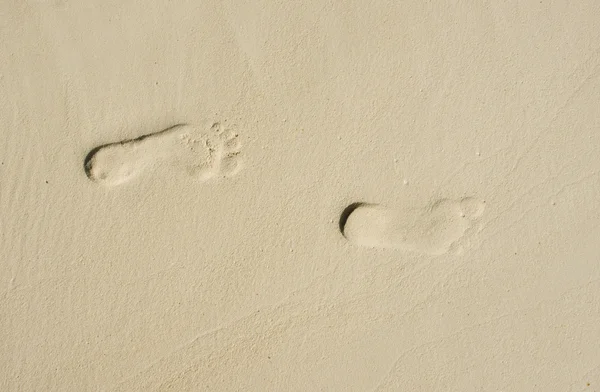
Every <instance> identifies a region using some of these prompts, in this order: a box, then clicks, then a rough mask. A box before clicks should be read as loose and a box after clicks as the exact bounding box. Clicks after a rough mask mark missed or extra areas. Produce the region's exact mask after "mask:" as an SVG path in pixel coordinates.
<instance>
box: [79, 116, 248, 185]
mask: <svg viewBox="0 0 600 392" xmlns="http://www.w3.org/2000/svg"><path fill="white" fill-rule="evenodd" d="M239 154H240V143H239V140H238V135H237V134H235V133H234V132H232V131H229V130H225V129H224V128H223V127H222V126H221V124H220V123H215V124H213V125H212V126H211V127H208V128H207V129H202V128H198V127H195V126H192V125H187V124H179V125H175V126H173V127H171V128H168V129H165V130H163V131H160V132H156V133H151V134H148V135H144V136H141V137H139V138H137V139H132V140H124V141H121V142H117V143H111V144H106V145H103V146H100V147H97V148H95V149H93V150H92V151H91V152H90V153H89V154H88V156H87V157H86V159H85V164H84V166H85V172H86V174H87V176H88V178H89V179H90V180H92V181H94V182H97V183H99V184H103V185H119V184H122V183H124V182H127V181H129V180H131V179H133V178H135V177H137V176H138V175H140V174H142V173H145V172H150V171H154V170H157V169H158V168H160V169H161V170H162V168H165V167H166V168H168V170H171V171H178V172H184V173H187V174H189V175H190V176H193V177H195V178H198V179H199V180H200V181H206V180H208V179H210V178H214V177H230V176H232V175H234V174H236V173H237V172H238V171H239V169H240V166H241V161H240V157H239Z"/></svg>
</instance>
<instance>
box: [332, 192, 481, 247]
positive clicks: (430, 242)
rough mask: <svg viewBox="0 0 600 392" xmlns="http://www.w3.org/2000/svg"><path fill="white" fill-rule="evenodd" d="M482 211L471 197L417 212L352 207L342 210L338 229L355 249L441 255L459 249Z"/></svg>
mask: <svg viewBox="0 0 600 392" xmlns="http://www.w3.org/2000/svg"><path fill="white" fill-rule="evenodd" d="M484 209H485V202H484V201H481V200H479V199H476V198H473V197H466V198H463V199H460V200H451V199H442V200H438V201H437V202H435V203H433V204H431V205H430V206H428V207H427V208H423V209H421V210H396V209H390V208H386V207H383V206H380V205H374V204H366V203H355V204H352V205H350V206H348V207H347V208H346V209H345V210H344V213H343V214H342V217H341V219H340V229H341V231H342V234H343V235H344V237H346V238H347V239H348V240H349V241H350V242H352V243H354V244H356V245H360V246H365V247H370V248H393V249H401V250H404V251H411V252H417V253H421V254H428V255H441V254H444V253H447V252H448V251H450V250H451V249H459V248H460V246H461V245H463V243H464V242H465V239H466V238H467V237H468V234H471V232H472V231H474V230H476V229H477V228H478V225H477V221H478V220H479V218H480V217H481V215H482V214H483V211H484Z"/></svg>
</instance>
